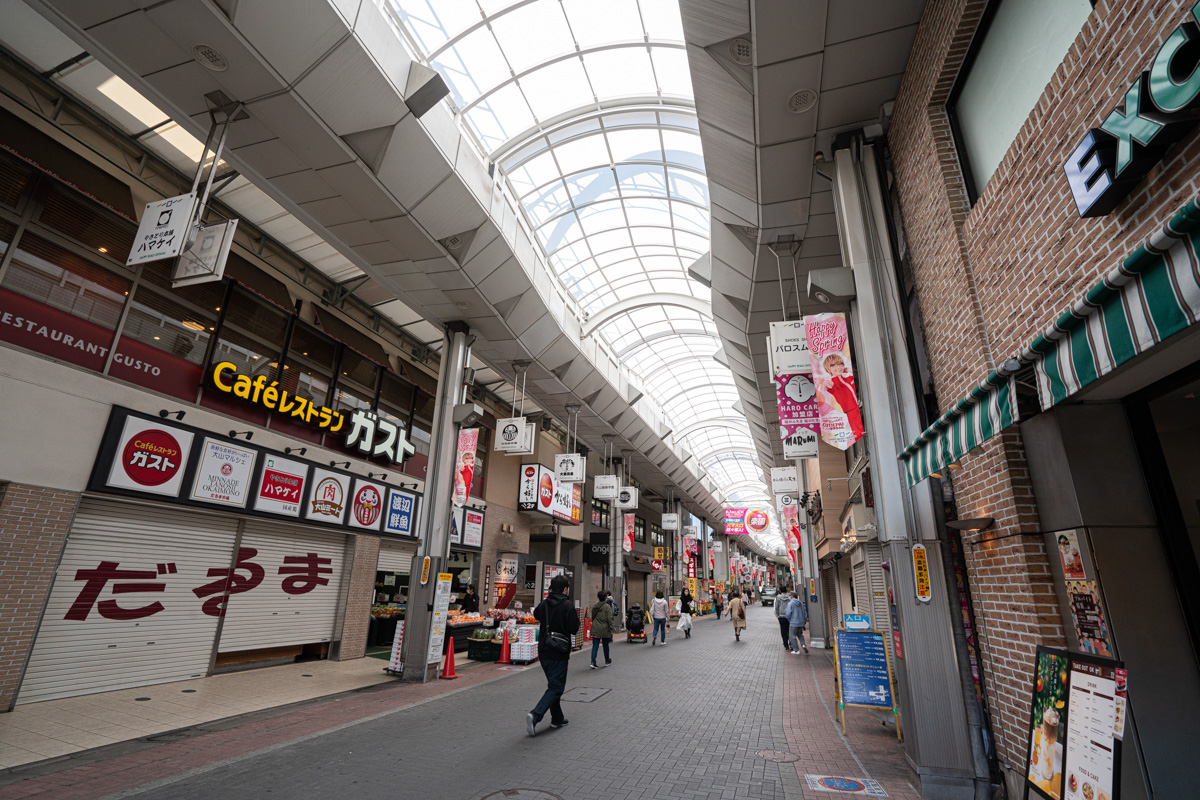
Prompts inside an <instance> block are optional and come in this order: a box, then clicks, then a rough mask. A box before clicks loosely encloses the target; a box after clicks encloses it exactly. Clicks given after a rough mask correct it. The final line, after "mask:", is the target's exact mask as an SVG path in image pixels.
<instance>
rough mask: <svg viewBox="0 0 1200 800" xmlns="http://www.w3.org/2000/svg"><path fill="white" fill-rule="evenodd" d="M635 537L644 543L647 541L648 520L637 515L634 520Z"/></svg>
mask: <svg viewBox="0 0 1200 800" xmlns="http://www.w3.org/2000/svg"><path fill="white" fill-rule="evenodd" d="M633 538H634V540H635V541H639V542H641V543H642V544H645V543H646V520H644V519H642V518H641V517H635V518H634V520H633Z"/></svg>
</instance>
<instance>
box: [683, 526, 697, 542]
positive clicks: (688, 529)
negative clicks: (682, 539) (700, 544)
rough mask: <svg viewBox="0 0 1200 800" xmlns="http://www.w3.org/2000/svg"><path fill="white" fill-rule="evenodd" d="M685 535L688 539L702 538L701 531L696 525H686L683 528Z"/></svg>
mask: <svg viewBox="0 0 1200 800" xmlns="http://www.w3.org/2000/svg"><path fill="white" fill-rule="evenodd" d="M683 535H684V536H686V537H690V538H692V539H699V538H700V529H699V528H697V527H696V526H695V525H684V526H683Z"/></svg>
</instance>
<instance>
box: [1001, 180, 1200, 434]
mask: <svg viewBox="0 0 1200 800" xmlns="http://www.w3.org/2000/svg"><path fill="white" fill-rule="evenodd" d="M1197 203H1198V201H1196V200H1193V201H1192V202H1190V203H1188V204H1187V205H1186V206H1184V208H1183V210H1182V211H1180V212H1179V213H1178V214H1176V215H1175V216H1174V217H1172V218H1171V220H1170V221H1169V222H1168V223H1167V224H1166V225H1164V226H1163V227H1162V230H1160V231H1159V232H1158V233H1156V234H1154V235H1153V236H1151V237H1150V239H1149V241H1147V242H1146V243H1145V244H1143V245H1141V246H1140V247H1138V248H1137V249H1136V250H1134V251H1133V252H1132V253H1131V254H1130V255H1129V256H1127V257H1126V258H1125V260H1124V261H1122V262H1121V264H1120V266H1118V267H1117V268H1116V269H1114V270H1113V271H1112V272H1110V273H1109V274H1108V275H1106V276H1105V277H1104V279H1103V280H1102V281H1100V283H1098V284H1096V286H1094V287H1093V288H1092V289H1091V291H1089V292H1088V293H1087V294H1085V295H1084V296H1083V299H1081V300H1080V301H1079V302H1078V303H1076V304H1075V305H1074V306H1073V307H1071V308H1070V309H1069V310H1068V311H1066V312H1065V313H1063V314H1062V316H1060V317H1059V318H1058V319H1057V320H1055V322H1054V324H1053V325H1051V326H1050V328H1049V329H1048V330H1047V331H1046V332H1045V333H1043V334H1042V335H1041V336H1039V337H1038V338H1036V339H1034V340H1033V342H1031V343H1030V345H1029V347H1028V349H1026V351H1025V352H1024V353H1022V354H1021V355H1020V356H1019V357H1018V358H1020V359H1021V361H1023V362H1026V363H1033V364H1034V367H1035V370H1036V373H1037V386H1038V399H1039V401H1040V402H1041V406H1042V410H1046V409H1048V408H1050V407H1051V406H1053V405H1054V404H1055V403H1060V402H1062V401H1063V400H1064V399H1066V398H1068V397H1070V396H1071V395H1073V394H1074V393H1075V392H1078V391H1079V390H1080V389H1082V388H1083V387H1084V386H1087V385H1088V384H1089V383H1092V382H1093V381H1097V380H1099V379H1100V378H1102V377H1104V376H1105V375H1107V374H1108V373H1110V372H1112V371H1113V370H1114V369H1116V368H1117V367H1119V366H1121V365H1122V364H1124V363H1125V362H1126V361H1128V360H1129V359H1131V358H1133V357H1134V356H1136V355H1138V354H1140V353H1144V352H1145V351H1147V350H1149V349H1150V348H1151V347H1153V346H1154V345H1156V344H1158V343H1159V342H1161V341H1163V340H1164V339H1166V338H1167V337H1169V336H1171V335H1173V334H1176V333H1179V332H1180V331H1182V330H1184V329H1185V328H1187V327H1188V326H1189V325H1192V324H1193V323H1194V322H1195V321H1196V319H1197V317H1200V259H1198V257H1197V252H1198V251H1200V230H1198V228H1200V205H1197Z"/></svg>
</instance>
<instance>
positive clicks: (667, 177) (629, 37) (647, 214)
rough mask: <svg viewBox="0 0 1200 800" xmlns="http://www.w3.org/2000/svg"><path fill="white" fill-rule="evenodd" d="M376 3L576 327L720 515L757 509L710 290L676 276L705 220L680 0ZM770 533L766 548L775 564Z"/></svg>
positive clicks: (683, 274)
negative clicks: (613, 367)
mask: <svg viewBox="0 0 1200 800" xmlns="http://www.w3.org/2000/svg"><path fill="white" fill-rule="evenodd" d="M389 2H390V4H391V6H392V10H393V11H394V12H395V15H396V18H397V19H398V20H399V21H400V23H401V24H402V25H403V27H404V29H405V31H406V33H407V34H408V36H409V39H410V42H411V43H412V44H413V45H414V46H415V47H416V48H417V50H418V51H419V53H420V54H421V55H422V56H423V57H424V58H425V59H426V61H427V62H428V63H429V65H430V66H432V67H433V68H434V69H436V70H437V71H438V72H440V73H441V75H442V76H443V78H444V79H445V81H446V84H447V85H448V86H449V87H450V97H449V98H448V102H450V104H451V106H452V107H453V108H454V110H455V111H456V112H458V113H459V114H461V116H462V120H463V121H464V123H465V127H466V129H467V130H468V132H469V133H470V134H472V135H473V136H474V138H475V140H476V142H477V143H478V145H479V147H480V149H481V150H482V152H483V153H484V154H485V156H486V157H487V158H488V159H489V160H490V161H492V162H494V163H496V164H497V166H498V167H499V169H500V170H501V172H502V174H503V176H504V177H505V179H506V180H507V181H508V185H509V188H510V189H511V191H512V193H513V195H514V196H515V197H517V198H519V199H520V204H521V206H522V209H523V211H524V214H525V216H526V219H527V221H528V223H529V226H530V228H531V229H532V230H533V231H534V233H535V236H536V238H537V240H538V243H539V244H540V245H541V247H542V249H543V251H544V252H545V255H546V257H547V259H548V261H549V263H550V265H551V267H552V269H553V271H554V272H555V273H556V274H557V275H558V277H559V280H560V281H561V282H562V284H563V286H564V287H565V288H566V289H567V291H568V292H569V293H570V294H571V296H572V297H573V298H574V299H575V301H576V302H577V303H578V305H579V308H580V310H581V312H582V315H583V317H584V318H585V320H586V319H587V318H589V317H597V315H599V316H598V317H597V319H598V320H602V322H601V324H600V325H599V326H598V329H597V331H596V335H598V336H600V337H602V338H603V340H604V341H605V342H607V343H608V345H610V347H611V348H612V350H613V352H614V353H616V354H617V356H618V358H619V359H620V361H621V363H622V364H623V365H625V366H627V367H629V369H630V370H631V371H632V372H633V373H634V374H635V375H637V376H638V379H639V380H640V381H641V382H642V384H643V387H644V389H645V391H646V393H647V394H648V395H649V396H651V397H653V398H654V399H655V401H656V402H658V403H659V405H660V406H661V407H662V408H663V410H664V413H665V414H666V417H667V421H668V423H669V424H670V426H671V428H672V430H673V431H674V432H675V436H676V440H677V441H678V442H679V443H680V444H682V446H683V447H684V449H686V450H687V451H688V452H690V453H693V454H694V455H695V456H696V457H697V458H698V459H699V462H700V466H701V467H703V469H704V470H705V471H706V472H707V474H708V476H709V477H710V478H711V479H712V481H713V482H714V484H715V485H716V486H717V487H718V489H719V490H720V493H719V495H718V497H719V499H721V500H722V501H723V502H724V503H725V504H726V505H729V506H739V505H761V506H764V507H770V505H771V503H770V496H769V494H768V491H767V488H766V485H765V483H764V482H763V477H762V470H761V468H760V466H759V465H758V463H757V461H756V454H755V448H754V443H753V441H752V440H751V438H750V433H749V429H748V427H747V426H746V423H745V420H744V419H742V418H741V415H740V414H738V413H737V412H735V411H734V410H733V405H734V403H736V402H737V400H738V394H737V389H736V387H735V386H734V383H733V376H732V374H731V373H730V371H729V370H728V368H726V367H724V366H722V365H721V364H719V363H717V362H716V361H715V360H714V358H713V356H714V354H716V352H717V351H718V350H719V349H720V340H719V338H718V336H717V331H716V326H715V325H714V324H713V321H712V315H711V312H710V311H709V310H708V306H709V302H710V296H709V289H708V288H707V287H705V286H704V285H703V284H700V283H698V282H696V281H693V280H691V279H690V278H689V277H688V275H687V269H688V267H689V266H691V264H692V263H694V262H695V261H696V260H697V259H698V258H700V257H701V256H702V255H704V253H706V252H707V251H708V248H709V215H708V208H709V205H708V182H707V179H706V178H705V174H704V156H703V153H702V151H701V146H700V136H699V132H698V124H697V120H696V114H695V108H694V102H693V96H692V86H691V77H690V73H689V70H688V62H687V51H686V50H685V48H684V41H683V28H682V23H681V21H680V16H679V7H678V5H677V0H603V2H598V1H597V0H515V1H514V0H389ZM639 301H641V302H639ZM645 301H651V302H645ZM618 303H623V304H624V305H622V306H620V307H619V309H620V310H619V313H614V307H615V306H617V304H618ZM709 423H711V424H709ZM772 520H773V524H772V530H771V534H770V535H768V536H765V537H763V538H762V540H761V542H762V544H763V545H764V546H766V547H767V548H768V550H773V549H778V550H782V539H781V537H780V536H779V533H778V528H777V526H776V525H775V523H774V513H772Z"/></svg>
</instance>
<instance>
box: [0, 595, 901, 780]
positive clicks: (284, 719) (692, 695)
mask: <svg viewBox="0 0 1200 800" xmlns="http://www.w3.org/2000/svg"><path fill="white" fill-rule="evenodd" d="M613 658H614V662H615V663H614V664H613V666H612V667H609V668H607V669H601V670H597V671H592V670H589V669H587V658H586V654H576V656H575V657H574V658H573V659H572V665H571V674H570V677H569V679H568V684H567V685H568V690H570V689H574V688H580V687H586V688H592V689H595V690H597V691H598V692H599V691H604V690H608V691H607V692H606V693H604V694H603V695H601V696H600V697H598V698H596V699H595V700H594V701H593V702H586V703H585V702H573V703H566V704H564V708H565V710H566V713H567V716H568V719H570V720H571V724H570V725H569V726H568V727H566V728H564V729H561V730H550V729H549V728H548V727H547V726H546V724H545V723H543V725H542V726H541V732H540V733H539V735H538V736H537V737H536V738H533V739H530V738H529V737H528V736H526V735H525V734H524V725H523V719H522V715H523V714H524V712H525V711H526V710H527V709H528V708H529V707H531V706H532V705H533V703H534V702H535V701H536V699H537V697H538V696H539V695H540V693H541V691H542V688H543V687H544V685H545V684H544V679H543V677H542V671H541V670H540V669H538V668H537V667H534V668H532V669H528V670H526V671H523V672H511V671H501V670H498V669H496V668H494V667H478V668H474V669H471V670H469V671H467V673H464V676H463V678H462V679H460V680H458V681H453V682H442V683H440V684H436V685H432V686H401V685H397V686H395V687H390V688H388V689H384V690H379V691H375V692H372V693H369V694H363V695H356V696H350V697H343V698H341V699H339V700H337V701H334V702H329V703H324V704H318V705H313V706H311V707H308V708H305V709H303V710H300V711H295V712H292V713H285V714H282V715H278V716H271V717H268V718H265V719H252V720H248V721H246V722H245V723H244V724H231V725H228V726H213V727H212V728H211V729H209V730H207V731H206V732H203V733H201V734H200V735H197V736H187V737H184V738H180V739H179V740H177V741H169V740H170V739H171V738H172V737H159V738H160V739H167V740H168V741H165V742H157V743H152V744H151V743H145V746H144V747H143V748H141V749H136V748H135V749H133V750H132V751H128V752H124V753H123V754H119V755H114V756H113V757H111V758H105V759H101V760H96V761H93V762H92V763H82V765H81V766H69V765H71V764H72V763H73V762H72V761H71V760H68V761H66V762H62V763H61V766H62V767H63V768H62V769H61V770H59V771H57V772H53V773H50V774H45V775H41V776H38V777H33V778H29V779H27V780H21V779H20V775H21V773H20V772H19V771H18V772H16V773H13V774H11V775H9V776H8V780H9V781H13V780H15V781H16V782H12V783H8V784H7V785H0V798H9V797H14V798H15V797H39V796H44V797H50V796H53V797H56V798H97V797H110V796H120V797H130V796H137V797H142V798H211V797H222V798H228V799H229V800H235V799H236V798H262V797H268V796H271V795H273V794H287V795H290V796H321V795H326V794H328V793H330V792H336V793H339V794H341V795H343V796H347V797H366V796H380V793H381V792H386V793H388V795H389V796H393V797H401V798H408V797H412V798H425V797H430V798H432V797H437V798H482V797H485V796H487V795H489V794H492V793H493V792H499V791H502V790H507V789H534V790H539V791H542V792H549V793H551V794H553V795H557V796H558V797H561V798H564V799H565V800H593V799H594V800H601V799H602V798H604V799H605V800H607V799H609V798H617V799H618V800H620V799H621V798H640V797H668V798H671V797H679V798H684V797H686V798H712V799H713V800H717V798H721V799H722V800H724V799H725V798H733V797H739V798H741V797H762V798H781V799H782V798H786V799H787V800H792V799H793V798H804V799H805V800H830V799H831V798H836V797H837V796H838V795H837V794H833V793H826V792H820V791H813V790H812V789H809V788H806V786H805V785H804V784H805V775H836V776H842V777H848V778H857V779H862V778H867V777H873V778H875V779H876V780H878V781H879V782H880V783H881V784H882V786H883V788H884V789H885V790H886V791H887V796H889V797H896V798H903V799H904V800H913V799H915V798H916V797H917V795H916V793H915V792H914V791H913V790H912V789H911V787H910V786H909V785H908V783H907V781H906V777H907V776H906V771H905V768H904V766H903V757H902V755H901V754H900V752H899V749H898V748H897V746H896V743H895V736H894V734H893V733H892V732H891V730H890V729H884V728H883V727H882V726H880V724H879V721H878V718H877V717H875V715H873V714H871V713H869V712H866V711H861V710H860V711H858V712H857V713H856V712H851V714H850V715H849V717H848V730H847V740H848V741H847V743H843V741H842V739H841V738H840V737H839V735H838V733H837V731H836V728H835V727H834V726H833V724H832V721H831V719H830V716H829V711H828V709H831V708H832V665H831V659H830V658H829V657H828V655H827V654H826V653H823V652H818V651H813V653H812V655H810V656H809V657H807V658H805V657H804V656H789V655H787V654H786V653H784V651H783V648H782V645H781V642H780V640H779V633H778V628H777V627H776V623H775V619H774V617H773V615H772V613H771V609H770V608H761V607H759V606H754V607H752V608H751V609H750V629H749V631H748V633H747V634H746V635H744V637H743V641H741V642H735V641H734V639H733V635H732V630H731V626H730V623H729V622H728V621H727V620H721V621H720V622H717V621H715V620H713V619H712V618H711V617H709V618H707V619H704V620H700V621H698V622H697V626H696V631H695V633H694V634H693V636H692V638H691V639H690V640H685V639H683V638H682V635H681V634H678V633H674V632H673V633H672V634H671V637H670V641H669V644H668V646H667V647H666V648H658V647H655V648H653V649H652V648H650V647H649V645H643V644H639V645H627V644H625V643H624V642H621V641H618V642H617V643H616V645H615V651H614V653H613ZM818 686H819V687H820V691H818ZM822 699H823V700H824V702H822ZM851 749H852V750H853V752H851ZM760 750H775V751H787V752H791V753H794V754H796V755H797V756H798V757H799V758H798V760H797V761H796V762H794V763H776V762H774V761H769V760H765V759H763V758H760V757H759V756H758V755H756V753H757V751H760ZM75 763H80V762H79V761H76V762H75ZM529 796H533V795H529ZM842 796H846V795H842ZM859 796H864V795H859Z"/></svg>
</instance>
